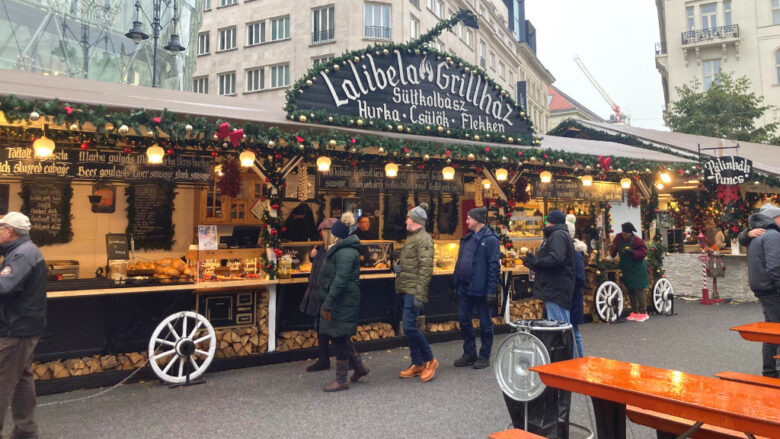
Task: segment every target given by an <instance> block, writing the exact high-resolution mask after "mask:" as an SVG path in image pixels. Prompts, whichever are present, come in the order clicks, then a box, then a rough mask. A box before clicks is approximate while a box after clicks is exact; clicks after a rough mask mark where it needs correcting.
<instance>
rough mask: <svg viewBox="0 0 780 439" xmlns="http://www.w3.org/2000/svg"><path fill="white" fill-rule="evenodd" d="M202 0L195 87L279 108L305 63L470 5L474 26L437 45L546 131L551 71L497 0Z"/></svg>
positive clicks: (424, 27)
mask: <svg viewBox="0 0 780 439" xmlns="http://www.w3.org/2000/svg"><path fill="white" fill-rule="evenodd" d="M203 7H204V10H203V26H202V27H201V29H200V32H199V33H198V37H197V38H198V44H197V54H198V63H197V68H196V71H195V74H194V75H193V78H192V83H193V90H194V91H195V92H198V93H211V94H220V95H229V96H237V95H250V96H256V97H257V98H258V100H261V101H263V102H271V103H277V104H278V105H279V108H281V107H282V105H283V103H284V101H285V92H286V90H287V89H288V88H289V86H290V85H291V84H292V83H294V82H295V81H296V80H297V78H299V77H301V76H303V75H304V74H305V73H306V72H307V71H308V70H309V69H310V68H311V67H312V66H314V65H316V64H318V63H321V62H328V61H329V60H331V59H333V58H334V57H338V56H340V55H341V54H342V53H344V52H346V51H348V50H354V49H359V48H364V47H366V46H373V45H381V44H385V43H389V42H396V43H403V42H408V41H411V40H414V39H417V38H419V37H420V36H421V35H422V34H424V33H425V32H427V31H428V30H429V29H431V28H432V27H434V26H435V25H436V24H438V22H439V21H440V20H442V19H444V18H448V17H450V16H451V15H452V14H453V13H455V12H457V11H458V10H460V9H463V8H468V9H471V10H472V11H474V13H475V14H476V15H477V17H478V22H479V29H472V28H469V27H466V26H464V25H462V24H458V25H456V26H455V27H454V28H453V29H452V30H451V31H445V32H444V33H443V34H442V35H440V36H439V38H437V40H436V41H435V43H434V45H435V46H436V47H437V48H438V49H439V50H442V51H447V52H449V53H452V54H455V55H458V56H460V57H461V58H463V59H465V60H466V61H468V62H470V63H472V64H474V65H478V66H481V67H482V68H484V69H485V70H486V71H487V72H488V75H490V76H491V77H492V78H493V79H494V80H495V81H496V82H498V83H499V84H501V86H502V87H504V88H505V89H506V90H508V91H511V92H512V93H513V94H515V95H516V96H518V97H520V99H518V102H519V103H520V104H521V105H523V107H524V108H527V113H528V116H529V118H530V119H531V120H532V122H533V123H534V128H535V130H536V131H537V132H539V133H544V132H547V130H548V129H549V111H548V110H547V87H548V86H549V85H550V84H551V83H552V82H553V81H554V78H553V76H552V74H550V72H549V71H548V70H547V69H546V68H545V67H544V66H543V65H542V64H541V62H539V60H538V59H537V58H536V54H535V52H534V50H533V49H532V48H531V47H530V46H529V45H528V44H527V43H526V42H519V41H518V40H517V39H516V38H515V36H514V34H513V32H512V31H511V30H510V28H509V22H508V17H509V14H508V9H507V6H506V5H505V4H504V3H503V2H501V1H499V0H494V1H487V0H403V1H396V2H386V1H364V0H340V1H338V2H334V1H333V0H330V1H327V0H296V1H289V0H205V4H204V6H203ZM534 38H535V36H534ZM526 97H527V98H526Z"/></svg>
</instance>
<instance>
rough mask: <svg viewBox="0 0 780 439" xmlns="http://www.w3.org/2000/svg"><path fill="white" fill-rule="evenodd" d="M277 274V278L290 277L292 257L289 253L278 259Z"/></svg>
mask: <svg viewBox="0 0 780 439" xmlns="http://www.w3.org/2000/svg"><path fill="white" fill-rule="evenodd" d="M277 275H278V277H279V279H289V278H291V277H292V257H291V256H290V255H284V256H282V257H281V258H280V259H279V264H278V267H277Z"/></svg>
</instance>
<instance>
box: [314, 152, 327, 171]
mask: <svg viewBox="0 0 780 439" xmlns="http://www.w3.org/2000/svg"><path fill="white" fill-rule="evenodd" d="M317 170H318V171H320V172H328V171H329V170H330V158H328V157H325V156H324V155H323V156H320V158H318V159H317Z"/></svg>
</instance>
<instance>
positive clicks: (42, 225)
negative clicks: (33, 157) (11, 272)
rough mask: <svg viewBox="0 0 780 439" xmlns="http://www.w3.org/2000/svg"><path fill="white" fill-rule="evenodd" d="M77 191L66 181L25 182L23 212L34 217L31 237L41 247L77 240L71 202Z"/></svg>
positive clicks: (31, 219)
mask: <svg viewBox="0 0 780 439" xmlns="http://www.w3.org/2000/svg"><path fill="white" fill-rule="evenodd" d="M72 194H73V190H72V189H71V187H70V184H69V183H67V182H64V181H47V180H36V181H35V182H34V183H33V182H29V181H25V182H22V192H21V194H20V195H21V197H22V208H21V211H22V213H24V214H25V215H27V216H28V217H29V218H30V223H31V228H30V238H31V239H32V240H33V242H35V243H36V244H38V245H47V244H55V243H66V242H70V241H71V240H72V239H73V231H72V230H71V228H70V220H71V218H70V199H71V195H72Z"/></svg>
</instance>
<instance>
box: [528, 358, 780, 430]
mask: <svg viewBox="0 0 780 439" xmlns="http://www.w3.org/2000/svg"><path fill="white" fill-rule="evenodd" d="M531 370H533V371H535V372H537V373H538V374H539V376H540V378H541V380H542V382H543V383H545V384H546V385H548V386H551V387H555V388H558V389H563V390H568V391H571V392H576V393H582V394H585V395H590V396H594V397H597V398H601V399H605V400H609V401H613V402H616V403H620V404H630V405H634V406H637V407H641V408H645V409H649V410H654V411H657V412H661V413H666V414H670V415H674V416H678V417H681V418H685V419H690V420H693V421H701V422H704V423H705V424H712V425H717V426H720V427H724V428H729V429H732V430H737V431H744V432H750V433H753V434H759V435H762V436H768V437H776V438H780V390H776V389H770V388H763V387H759V386H753V385H750V384H743V383H736V382H730V381H724V380H719V379H717V378H710V377H704V376H699V375H692V374H688V373H685V372H680V371H675V370H666V369H659V368H655V367H650V366H643V365H641V364H636V363H627V362H623V361H617V360H610V359H606V358H597V357H583V358H577V359H574V360H566V361H559V362H555V363H550V364H546V365H543V366H536V367H533V368H531Z"/></svg>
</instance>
